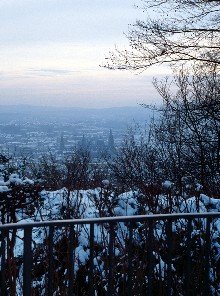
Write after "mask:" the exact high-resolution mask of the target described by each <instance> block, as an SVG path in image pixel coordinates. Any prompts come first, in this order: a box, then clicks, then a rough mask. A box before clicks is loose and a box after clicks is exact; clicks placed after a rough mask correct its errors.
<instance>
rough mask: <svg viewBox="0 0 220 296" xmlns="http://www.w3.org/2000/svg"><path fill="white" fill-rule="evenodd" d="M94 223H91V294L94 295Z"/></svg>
mask: <svg viewBox="0 0 220 296" xmlns="http://www.w3.org/2000/svg"><path fill="white" fill-rule="evenodd" d="M93 260H94V223H91V224H90V257H89V296H93V295H94V288H93V280H94V279H93V277H94V274H93V270H94V262H93Z"/></svg>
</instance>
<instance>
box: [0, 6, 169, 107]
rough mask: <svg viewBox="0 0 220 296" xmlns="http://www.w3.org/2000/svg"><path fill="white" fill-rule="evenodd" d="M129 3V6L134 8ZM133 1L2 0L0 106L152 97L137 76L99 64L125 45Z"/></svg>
mask: <svg viewBox="0 0 220 296" xmlns="http://www.w3.org/2000/svg"><path fill="white" fill-rule="evenodd" d="M135 4H137V1H136V3H135ZM141 17H143V16H142V11H141V10H140V9H135V7H134V1H133V0H126V1H125V0H122V1H116V0H111V1H100V0H95V1H92V2H91V1H88V0H83V1H70V0H65V1H61V0H53V1H51V0H44V1H43V0H38V1H35V0H22V1H15V0H8V1H1V4H0V38H1V47H0V64H1V72H0V105H18V104H29V105H41V106H72V107H95V108H103V107H114V106H134V105H137V103H143V102H144V103H152V102H154V101H157V100H159V95H158V94H157V92H156V91H155V89H154V87H153V85H152V77H153V76H155V75H158V74H160V75H163V76H164V75H165V74H166V73H167V69H166V68H165V67H164V68H163V67H162V68H160V72H158V69H157V68H156V67H154V68H151V69H150V70H149V71H146V72H144V73H139V74H138V75H135V73H130V72H126V71H110V70H108V69H105V68H103V67H100V65H103V64H104V63H105V57H106V56H108V53H109V51H110V50H113V49H114V46H115V45H117V46H119V47H122V48H123V47H125V46H126V45H127V42H128V41H127V40H126V37H125V36H124V34H123V33H125V34H126V32H127V30H128V25H129V24H133V23H135V20H136V19H137V18H141Z"/></svg>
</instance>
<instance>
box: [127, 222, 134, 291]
mask: <svg viewBox="0 0 220 296" xmlns="http://www.w3.org/2000/svg"><path fill="white" fill-rule="evenodd" d="M128 227H129V241H128V292H127V295H128V296H132V295H133V294H132V286H133V281H132V236H133V223H132V222H131V223H129V226H128Z"/></svg>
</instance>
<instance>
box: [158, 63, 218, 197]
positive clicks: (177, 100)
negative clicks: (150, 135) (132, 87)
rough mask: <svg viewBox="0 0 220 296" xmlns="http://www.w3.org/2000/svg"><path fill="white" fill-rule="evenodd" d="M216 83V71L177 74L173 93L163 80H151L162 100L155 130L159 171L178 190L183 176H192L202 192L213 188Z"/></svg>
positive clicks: (216, 104) (215, 141) (216, 128)
mask: <svg viewBox="0 0 220 296" xmlns="http://www.w3.org/2000/svg"><path fill="white" fill-rule="evenodd" d="M208 70H209V71H208ZM219 82H220V81H219V76H218V74H217V71H216V67H209V69H208V68H207V67H205V68H202V67H195V68H194V72H193V74H192V73H191V74H190V73H187V72H186V70H185V69H184V70H180V71H179V73H178V74H177V75H176V76H175V79H174V84H175V85H176V87H177V91H176V92H174V93H172V92H171V89H170V85H169V83H168V82H167V80H165V81H162V82H161V81H160V82H158V81H157V80H154V85H155V87H156V89H157V90H158V92H159V93H160V95H161V96H162V98H163V100H164V105H163V108H162V110H161V113H162V116H161V120H160V122H159V124H158V125H157V126H156V127H155V139H156V140H155V141H156V143H157V145H156V146H157V149H158V151H160V153H158V155H161V156H160V158H161V165H160V167H161V168H162V169H163V173H164V175H166V176H168V177H170V178H172V179H173V180H178V183H179V185H180V187H181V180H182V179H183V178H185V177H186V176H193V178H194V179H197V181H198V182H200V183H201V184H202V185H203V186H204V188H205V187H206V189H208V188H210V187H211V186H212V187H213V186H214V187H216V184H215V182H216V181H217V180H218V175H219V157H220V156H219V145H220V144H219V141H220V138H219V130H220V120H219V119H220V111H219V110H220V99H219V94H220V92H219V87H220V83H219ZM163 162H164V163H163ZM211 184H212V185H211ZM214 187H213V188H214ZM212 191H213V190H212Z"/></svg>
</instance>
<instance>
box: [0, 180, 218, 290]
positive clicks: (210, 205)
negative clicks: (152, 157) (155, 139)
mask: <svg viewBox="0 0 220 296" xmlns="http://www.w3.org/2000/svg"><path fill="white" fill-rule="evenodd" d="M1 182H2V183H1V184H3V185H0V192H7V191H8V190H10V187H9V185H10V184H16V185H20V184H29V185H33V184H34V183H33V181H32V180H30V179H27V178H24V179H21V178H20V177H19V176H18V175H17V174H12V175H10V177H9V180H8V181H6V182H8V183H9V182H10V184H9V185H5V183H6V182H4V183H3V180H1ZM106 184H107V183H106ZM164 184H165V185H164ZM103 185H104V184H103ZM163 186H164V187H165V188H170V187H171V186H172V182H170V181H165V182H164V183H163ZM139 195H140V193H139V192H138V191H132V190H131V191H128V192H124V193H122V194H119V195H118V196H115V195H114V192H109V188H105V187H104V189H103V188H95V189H89V190H75V191H71V192H69V191H68V190H67V189H66V188H62V189H60V190H56V191H45V190H44V191H42V192H41V201H40V202H39V203H38V204H37V205H35V208H34V212H33V214H32V216H27V215H24V213H23V212H22V211H19V210H18V211H16V216H17V219H18V223H23V222H26V223H29V222H33V221H45V220H52V219H61V217H62V215H63V214H64V213H65V211H66V209H67V207H69V209H70V210H71V211H72V212H73V219H74V218H94V217H102V216H110V215H112V214H113V215H116V216H126V215H129V216H130V215H137V214H138V213H139V212H138V211H139V209H140V208H141V209H142V210H143V209H145V211H146V212H145V213H146V214H151V212H150V211H149V207H148V204H147V199H146V201H145V204H139V202H138V200H139ZM104 196H107V199H104V198H103V197H104ZM108 203H109V204H108ZM109 206H110V207H111V210H112V212H111V213H110V212H109ZM198 207H199V212H208V211H214V212H218V211H220V200H218V199H214V198H210V197H208V196H206V195H204V194H200V195H199V196H197V197H196V196H191V197H186V196H178V197H173V198H172V211H173V212H180V213H184V212H190V213H196V212H197V210H198ZM167 209H170V205H169V198H168V195H166V194H159V195H158V196H157V207H156V209H155V211H157V212H161V211H162V212H163V211H164V212H166V211H167ZM201 220H202V223H201V229H200V228H198V227H197V224H198V223H197V222H198V221H195V220H193V231H192V238H194V237H195V238H196V237H198V236H200V237H201V230H202V231H203V230H204V229H205V227H206V225H205V219H201ZM142 227H143V225H142V223H136V225H135V228H134V229H133V237H132V243H133V244H134V245H135V244H136V245H137V246H138V245H141V244H144V243H145V241H146V240H147V237H146V236H145V237H143V234H142V232H143V231H142V230H141V229H142ZM165 228H166V222H165V221H155V225H154V232H153V234H154V238H155V241H157V242H158V243H159V245H160V244H161V242H164V241H166V234H165ZM186 230H187V221H186V220H183V219H179V220H177V221H176V222H175V223H173V224H172V231H173V233H178V232H181V231H182V232H185V231H186ZM211 232H212V233H211V236H212V249H213V250H215V260H216V262H217V261H218V260H220V242H219V236H220V219H215V220H214V221H213V223H212V224H211ZM75 233H76V237H77V245H76V246H75V248H74V255H75V261H74V273H75V275H77V272H78V271H79V270H80V268H81V267H82V266H86V265H87V264H88V260H89V256H90V225H77V226H75ZM144 233H146V230H144ZM63 234H64V229H62V228H58V229H56V233H55V235H54V244H56V243H58V242H59V241H60V239H61V237H62V236H63ZM48 235H49V231H48V228H33V232H32V239H33V249H34V248H35V249H37V248H39V249H40V248H42V246H43V245H44V243H45V238H47V237H48ZM23 236H24V232H23V230H18V231H17V236H16V244H15V249H14V254H15V257H21V256H22V255H23ZM128 236H129V231H128V224H126V223H122V222H121V223H117V226H116V229H115V248H114V254H115V257H117V258H119V259H120V260H122V259H121V258H123V256H124V254H125V253H126V248H127V246H126V242H127V241H128V239H129V238H128ZM200 242H201V244H204V243H205V240H204V239H203V238H202V237H201V238H200ZM108 243H109V226H108V225H107V224H104V225H102V224H95V225H94V244H95V245H96V246H103V247H99V248H98V249H97V251H96V253H94V266H95V268H96V269H97V270H98V272H101V273H102V275H103V276H104V275H105V276H106V274H105V268H106V263H105V261H104V260H103V258H105V257H106V254H107V253H108ZM181 244H183V245H184V241H183V242H181ZM154 256H155V259H156V260H157V262H156V264H155V266H154V272H155V276H158V277H159V276H160V278H162V279H165V278H166V270H167V263H166V262H165V261H164V258H163V259H162V258H161V257H160V254H159V253H157V251H155V252H154ZM21 270H22V265H21V267H20V269H19V274H20V276H22V273H21ZM172 271H173V272H175V268H174V266H173V264H172ZM44 283H45V276H42V277H41V278H40V279H39V280H35V281H34V283H33V285H34V286H38V285H41V286H43V285H44ZM18 286H19V282H18V283H17V290H18V295H22V293H20V292H19V291H21V287H18ZM19 293H20V294H19Z"/></svg>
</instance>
